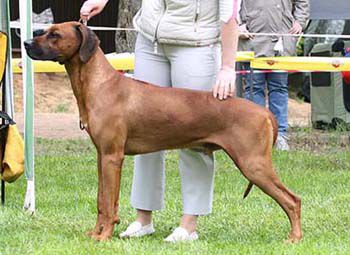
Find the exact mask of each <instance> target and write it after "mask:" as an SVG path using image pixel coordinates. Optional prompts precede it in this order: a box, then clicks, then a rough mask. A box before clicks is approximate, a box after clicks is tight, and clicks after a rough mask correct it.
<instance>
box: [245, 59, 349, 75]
mask: <svg viewBox="0 0 350 255" xmlns="http://www.w3.org/2000/svg"><path fill="white" fill-rule="evenodd" d="M251 67H252V68H256V69H272V70H290V71H295V70H298V71H326V72H340V71H350V58H344V57H343V58H341V57H271V58H255V59H254V60H252V61H251Z"/></svg>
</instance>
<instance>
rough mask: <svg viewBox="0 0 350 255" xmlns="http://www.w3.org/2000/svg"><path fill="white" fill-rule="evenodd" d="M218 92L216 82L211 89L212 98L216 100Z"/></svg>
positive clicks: (217, 82) (217, 83)
mask: <svg viewBox="0 0 350 255" xmlns="http://www.w3.org/2000/svg"><path fill="white" fill-rule="evenodd" d="M218 91H219V81H216V82H215V84H214V87H213V96H214V97H215V98H217V96H218Z"/></svg>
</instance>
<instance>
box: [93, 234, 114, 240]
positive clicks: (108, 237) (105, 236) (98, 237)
mask: <svg viewBox="0 0 350 255" xmlns="http://www.w3.org/2000/svg"><path fill="white" fill-rule="evenodd" d="M91 238H92V239H94V240H95V241H98V242H104V241H110V240H111V239H112V235H110V234H104V233H102V234H99V235H98V234H97V235H92V236H91Z"/></svg>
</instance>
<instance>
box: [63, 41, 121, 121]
mask: <svg viewBox="0 0 350 255" xmlns="http://www.w3.org/2000/svg"><path fill="white" fill-rule="evenodd" d="M65 68H66V70H67V73H68V75H69V78H70V82H71V85H72V89H73V93H74V96H75V98H76V99H77V103H78V108H79V115H80V121H81V122H82V124H83V126H84V127H86V126H87V123H88V114H89V112H90V110H91V106H92V104H93V102H92V100H93V99H92V98H91V95H94V96H96V97H97V96H98V91H99V90H100V84H104V81H107V80H108V79H110V78H111V76H115V75H116V74H117V72H116V71H115V70H114V69H113V67H112V66H111V65H110V64H109V62H108V60H107V59H106V57H105V56H104V54H103V52H102V50H101V49H100V48H98V49H97V50H96V52H95V53H94V55H93V56H92V57H91V58H90V59H89V61H88V62H87V63H83V62H82V61H81V60H80V58H79V55H78V54H77V55H76V56H74V57H73V58H72V59H70V60H69V61H68V62H66V63H65ZM117 75H118V74H117ZM89 96H90V98H88V97H89Z"/></svg>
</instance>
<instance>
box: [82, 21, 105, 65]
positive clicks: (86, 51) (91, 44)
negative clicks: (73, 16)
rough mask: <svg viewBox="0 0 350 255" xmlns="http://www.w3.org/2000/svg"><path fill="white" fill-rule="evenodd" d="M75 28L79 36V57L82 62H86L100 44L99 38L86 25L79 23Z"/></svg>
mask: <svg viewBox="0 0 350 255" xmlns="http://www.w3.org/2000/svg"><path fill="white" fill-rule="evenodd" d="M76 28H77V30H78V31H79V33H80V36H81V44H80V48H79V57H80V60H81V61H82V62H83V63H87V62H88V61H89V59H90V58H91V56H92V55H93V54H94V53H95V51H96V50H97V48H98V46H99V45H100V40H99V39H98V38H97V36H96V34H95V33H94V32H93V31H92V30H91V29H89V28H88V27H87V26H85V25H83V24H80V25H78V26H77V27H76Z"/></svg>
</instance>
